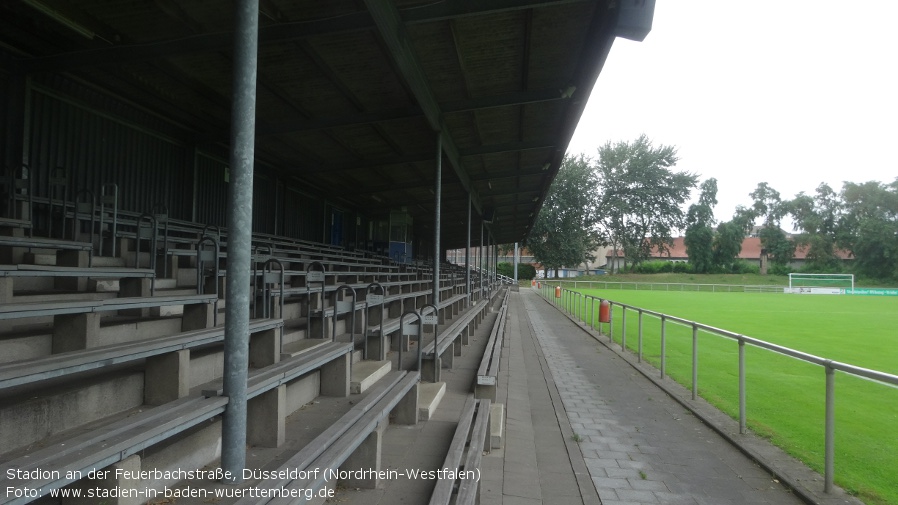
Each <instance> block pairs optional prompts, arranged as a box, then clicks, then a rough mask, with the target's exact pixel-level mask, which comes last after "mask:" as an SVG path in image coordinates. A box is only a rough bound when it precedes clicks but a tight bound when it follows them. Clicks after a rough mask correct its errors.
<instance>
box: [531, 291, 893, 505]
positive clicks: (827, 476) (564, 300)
mask: <svg viewBox="0 0 898 505" xmlns="http://www.w3.org/2000/svg"><path fill="white" fill-rule="evenodd" d="M570 284H574V286H575V289H576V286H577V283H576V282H573V283H572V282H553V281H545V280H542V281H540V285H539V288H538V291H539V293H540V295H541V296H543V298H545V299H547V300H550V301H552V302H554V304H555V305H556V306H557V307H558V308H559V309H561V310H564V311H566V312H568V313H569V314H571V315H573V316H575V317H577V318H578V319H580V320H581V321H582V322H584V323H585V324H586V325H587V326H589V327H591V328H592V329H593V330H595V329H596V321H597V317H598V316H599V310H597V309H596V306H597V305H598V306H599V307H601V304H602V303H603V302H608V304H609V306H608V310H607V314H608V318H607V321H599V323H600V324H601V323H607V324H608V335H609V338H611V342H612V343H615V342H614V339H613V338H614V337H613V335H614V333H613V329H614V318H613V317H611V314H613V311H612V310H610V309H611V308H612V307H613V306H617V307H619V308H620V309H621V312H620V314H621V321H620V323H621V344H620V345H621V349H622V350H626V349H627V332H626V327H627V312H628V311H630V312H635V313H636V314H637V318H638V320H637V324H638V333H637V335H638V342H637V347H636V351H637V360H638V361H639V362H642V357H643V316H646V315H647V316H651V317H656V318H659V319H660V321H661V326H660V338H661V349H660V359H661V365H660V373H661V379H664V378H665V377H666V370H665V368H666V331H665V329H666V324H667V323H668V322H670V323H674V324H679V325H683V326H687V327H690V328H692V399H693V400H695V399H696V398H697V397H698V353H699V347H698V342H699V339H698V334H699V331H700V330H701V331H704V332H707V333H710V334H712V335H717V336H720V337H724V338H726V339H730V340H734V341H736V343H737V344H738V350H739V354H738V368H739V374H738V381H739V433H741V434H744V433H745V432H746V419H747V412H746V403H745V376H746V364H745V345H746V344H748V345H751V346H754V347H757V348H761V349H766V350H768V351H771V352H774V353H777V354H781V355H784V356H788V357H791V358H794V359H797V360H800V361H804V362H807V363H811V364H814V365H818V366H820V367H823V370H824V377H825V388H826V400H825V402H826V403H825V407H824V409H825V427H824V484H823V490H824V492H826V493H830V492H831V491H832V488H833V480H834V475H835V465H834V459H835V399H836V390H835V372H836V371H840V372H843V373H846V374H849V375H852V376H855V377H859V378H862V379H867V380H870V381H873V382H876V383H880V384H883V385H887V386H891V387H898V375H892V374H888V373H884V372H880V371H877V370H870V369H867V368H862V367H858V366H854V365H850V364H848V363H842V362H839V361H833V360H830V359H826V358H822V357H819V356H815V355H813V354H808V353H805V352H802V351H798V350H795V349H791V348H788V347H784V346H781V345H777V344H773V343H770V342H767V341H764V340H759V339H756V338H752V337H748V336H745V335H741V334H739V333H734V332H731V331H728V330H724V329H721V328H716V327H714V326H710V325H707V324H702V323H699V322H697V321H691V320H688V319H683V318H680V317H676V316H671V315H669V314H664V313H661V312H656V311H652V310H648V309H643V308H640V307H635V306H633V305H627V304H624V303H619V302H614V301H611V300H609V299H606V298H601V297H597V296H592V295H586V294H583V293H580V292H578V291H572V290H570V289H567V288H566V287H565V285H570ZM580 284H593V285H602V284H605V283H603V282H601V281H598V282H597V281H580ZM608 284H614V283H608ZM618 284H635V283H618ZM706 286H707V285H706ZM711 286H715V285H711ZM585 287H586V286H584V288H585ZM739 287H742V286H739ZM556 288H558V289H556ZM777 288H778V289H779V290H780V291H779V292H782V286H777ZM602 312H603V313H605V311H602ZM584 316H585V317H584ZM586 318H588V319H586Z"/></svg>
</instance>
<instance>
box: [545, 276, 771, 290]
mask: <svg viewBox="0 0 898 505" xmlns="http://www.w3.org/2000/svg"><path fill="white" fill-rule="evenodd" d="M539 280H540V281H543V282H550V283H553V284H556V285H561V286H562V287H573V289H620V290H625V289H626V290H634V291H705V292H712V293H782V292H783V289H785V288H786V287H788V286H776V285H769V284H766V285H742V284H687V283H678V282H626V281H596V280H592V281H574V280H570V281H569V280H559V279H551V280H548V281H547V280H545V279H539Z"/></svg>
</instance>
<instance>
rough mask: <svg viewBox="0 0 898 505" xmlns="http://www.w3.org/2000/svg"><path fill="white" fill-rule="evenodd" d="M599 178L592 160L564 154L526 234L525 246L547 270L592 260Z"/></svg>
mask: <svg viewBox="0 0 898 505" xmlns="http://www.w3.org/2000/svg"><path fill="white" fill-rule="evenodd" d="M597 188H598V180H597V178H596V173H595V170H594V168H593V166H592V164H591V160H590V159H589V158H587V157H586V156H584V155H582V154H581V155H580V156H578V157H573V156H565V157H564V160H563V161H562V163H561V168H560V169H559V170H558V175H557V176H556V177H555V180H554V181H553V182H552V185H551V187H550V188H549V192H548V194H547V195H546V199H545V201H544V202H543V206H542V208H541V209H540V211H539V214H538V215H537V218H536V221H535V222H534V224H533V229H531V230H530V234H529V235H528V236H527V240H526V242H525V243H526V246H527V249H529V250H530V252H531V253H532V254H533V257H534V259H535V260H536V261H538V262H539V263H542V265H543V266H544V267H545V268H546V274H547V275H546V276H547V277H548V271H549V270H550V269H551V270H556V275H557V270H558V268H560V267H563V266H566V265H567V266H575V265H579V264H581V263H583V262H584V261H588V260H592V259H593V257H592V256H591V254H590V253H591V252H592V251H593V250H595V248H596V246H598V244H599V234H598V231H597V229H596V225H595V223H596V209H597V202H598V189H597Z"/></svg>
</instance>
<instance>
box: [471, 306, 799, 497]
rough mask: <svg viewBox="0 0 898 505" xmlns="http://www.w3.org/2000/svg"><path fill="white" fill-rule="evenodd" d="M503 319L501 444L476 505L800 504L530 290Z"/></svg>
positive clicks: (489, 464)
mask: <svg viewBox="0 0 898 505" xmlns="http://www.w3.org/2000/svg"><path fill="white" fill-rule="evenodd" d="M509 318H510V319H509V328H508V331H507V332H506V335H507V336H508V337H509V338H510V343H509V349H508V350H509V352H507V353H506V355H507V356H508V363H507V364H508V366H507V367H505V369H504V370H505V373H503V375H502V376H501V377H500V385H504V386H505V387H506V388H507V392H506V396H507V397H506V408H507V411H508V426H507V440H506V449H505V450H504V453H498V452H496V451H494V453H493V455H492V456H490V457H487V458H485V460H484V461H485V463H484V476H483V478H484V482H483V485H484V495H483V497H484V499H483V502H482V503H484V504H503V505H509V504H518V503H521V504H531V503H532V504H536V503H547V504H549V503H551V504H556V503H598V502H599V501H598V499H596V498H595V492H597V493H598V497H599V498H600V499H601V500H600V501H601V503H603V504H605V505H615V504H619V505H620V504H636V503H652V504H656V503H675V504H715V505H721V504H723V505H726V504H746V503H775V504H798V503H803V502H802V501H801V500H799V499H798V497H796V496H795V495H793V494H791V493H790V491H789V490H788V489H787V488H785V487H784V486H782V485H781V484H780V483H779V482H778V481H777V480H775V479H774V478H773V477H771V476H770V475H769V474H768V473H767V472H765V471H764V470H762V469H761V468H760V467H759V466H758V465H757V464H755V463H753V462H752V461H750V460H749V459H748V458H747V457H745V456H744V455H743V454H742V453H741V452H739V451H738V450H736V449H735V448H734V447H733V446H732V445H730V444H729V443H727V442H726V441H724V440H723V439H722V438H721V437H720V436H719V435H718V434H717V433H716V432H714V431H712V430H711V429H709V428H708V427H707V426H706V425H704V424H703V423H702V422H701V421H700V420H699V419H697V418H696V417H694V416H693V415H692V414H691V412H690V411H688V410H687V409H685V408H684V407H683V406H682V405H680V404H679V403H677V402H676V401H674V400H673V399H671V398H670V397H669V396H668V395H666V394H665V393H664V392H663V391H661V390H660V389H658V388H657V386H655V385H654V384H653V383H652V382H650V381H649V380H648V379H646V378H645V377H644V376H643V375H642V374H640V373H639V372H637V371H636V370H635V369H634V368H633V367H632V366H630V364H628V363H627V362H626V361H624V360H623V359H621V358H620V357H619V356H618V355H617V354H616V353H614V352H612V351H611V350H609V349H608V348H607V347H605V346H604V345H603V344H601V343H599V342H597V341H596V340H595V339H594V338H592V337H591V336H589V335H588V334H586V333H585V332H584V331H582V329H580V328H579V327H577V325H576V324H575V323H573V322H572V321H570V320H569V319H568V318H567V317H565V316H564V315H563V314H561V313H560V312H558V311H557V310H556V309H555V308H553V307H551V306H550V305H548V304H546V303H545V302H544V301H543V300H541V299H540V298H539V295H538V294H536V293H535V292H532V291H530V290H527V289H522V290H521V292H520V293H512V297H511V300H510V306H509ZM513 323H516V325H517V328H515V327H514V325H513ZM503 382H504V384H502V383H503ZM499 401H502V400H501V399H500V400H499ZM558 403H560V404H561V405H560V406H559V405H558ZM528 412H529V415H528ZM568 430H570V431H568ZM565 453H566V456H567V457H566V458H565ZM500 457H501V458H502V465H498V464H496V463H495V459H497V458H500ZM500 470H501V472H502V473H501V480H502V487H501V493H498V492H497V490H496V489H495V486H496V484H495V482H496V481H498V480H499V475H497V471H500ZM584 474H585V475H588V476H589V481H591V482H590V483H591V484H593V486H586V485H584V480H585V479H584V476H585V475H584ZM590 488H591V489H590ZM590 491H592V493H590Z"/></svg>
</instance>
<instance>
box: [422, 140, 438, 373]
mask: <svg viewBox="0 0 898 505" xmlns="http://www.w3.org/2000/svg"><path fill="white" fill-rule="evenodd" d="M442 172H443V135H442V133H440V132H437V163H436V170H435V174H434V183H433V294H432V295H431V298H432V299H433V306H434V307H437V311H439V307H440V258H441V257H442V256H443V255H442V254H440V193H441V192H442V190H443V185H442V182H443V181H442V179H443V174H442ZM420 345H421V343H420V342H418V346H419V347H420ZM434 380H436V379H434Z"/></svg>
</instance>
